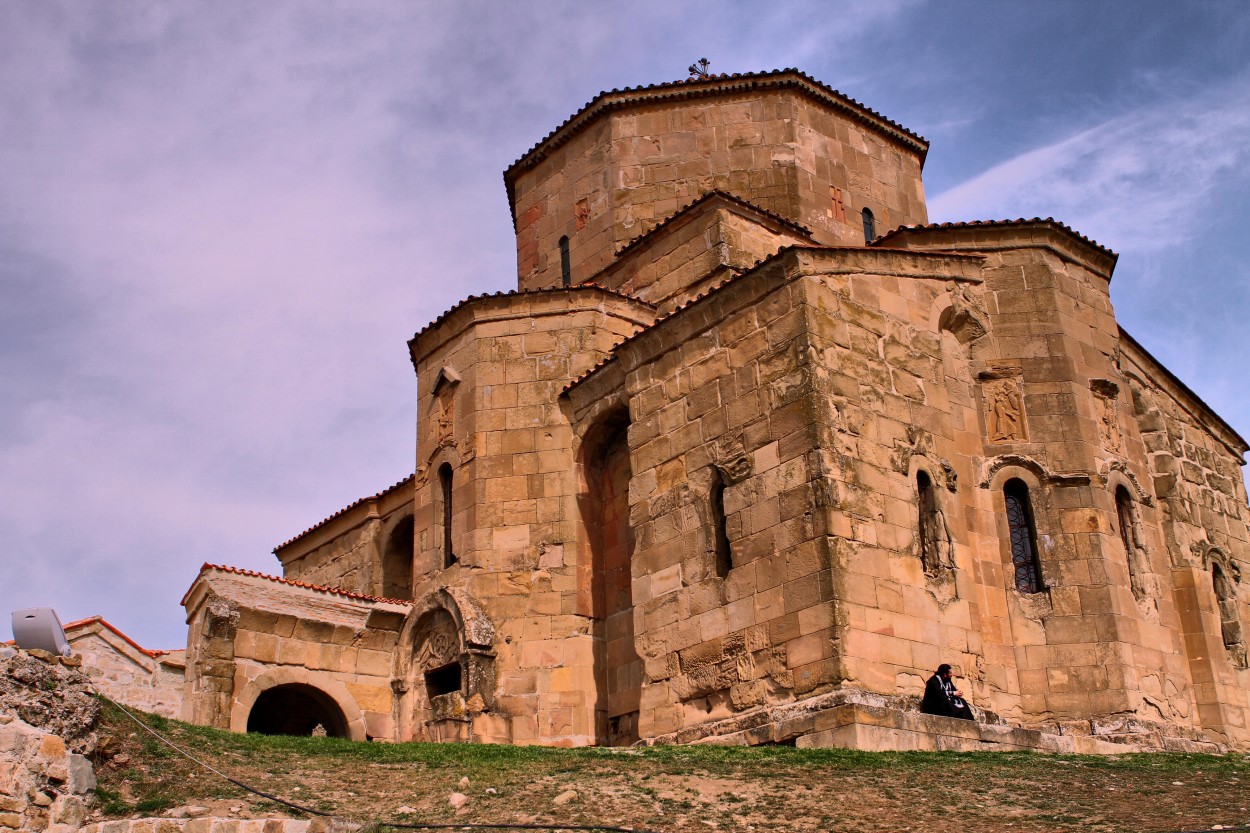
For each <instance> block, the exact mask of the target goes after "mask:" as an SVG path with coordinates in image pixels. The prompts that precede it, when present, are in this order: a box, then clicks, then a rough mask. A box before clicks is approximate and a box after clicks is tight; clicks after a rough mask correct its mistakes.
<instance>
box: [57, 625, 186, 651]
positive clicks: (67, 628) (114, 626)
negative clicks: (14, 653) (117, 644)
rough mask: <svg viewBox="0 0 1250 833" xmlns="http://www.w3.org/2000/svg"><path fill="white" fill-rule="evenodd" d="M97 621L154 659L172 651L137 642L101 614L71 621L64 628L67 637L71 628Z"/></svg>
mask: <svg viewBox="0 0 1250 833" xmlns="http://www.w3.org/2000/svg"><path fill="white" fill-rule="evenodd" d="M96 622H99V623H100V624H101V625H103V626H104V627H106V628H108V629H109V630H111V631H112V632H113V633H115V634H117V635H118V636H120V637H121V638H122V639H124V640H125V641H126V644H127V645H129V646H130V647H132V648H134V649H135V650H136V651H138V652H139V653H141V654H143V655H144V656H149V657H152V658H153V659H156V658H158V657H163V656H165V655H166V654H168V653H171V651H154V650H151V649H149V648H144V647H143V646H142V645H140V644H139V643H138V642H135V641H134V640H133V639H131V638H130V637H129V636H127V635H126V634H124V633H122V630H121V628H119V627H117V626H116V625H114V624H113V623H112V622H110V621H109V620H107V619H105V618H104V617H103V616H100V615H96V616H88V617H87V618H86V619H76V620H74V621H73V622H70V623H69V624H68V625H66V626H65V627H64V628H63V630H64V631H65V635H66V637H68V636H69V632H70V631H71V630H76V629H78V628H85V627H86V626H88V625H91V624H94V623H96Z"/></svg>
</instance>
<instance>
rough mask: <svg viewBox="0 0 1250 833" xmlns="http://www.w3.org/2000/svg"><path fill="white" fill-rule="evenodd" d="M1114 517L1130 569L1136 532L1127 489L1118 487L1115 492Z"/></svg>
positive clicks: (1135, 542)
mask: <svg viewBox="0 0 1250 833" xmlns="http://www.w3.org/2000/svg"><path fill="white" fill-rule="evenodd" d="M1115 515H1116V520H1117V521H1118V522H1119V524H1120V543H1121V544H1123V545H1124V554H1125V555H1127V556H1128V557H1129V569H1132V567H1133V548H1134V547H1135V546H1136V544H1137V534H1136V532H1137V531H1136V530H1135V529H1134V528H1133V500H1132V498H1130V497H1129V495H1128V489H1126V488H1124V487H1123V486H1118V487H1116V490H1115Z"/></svg>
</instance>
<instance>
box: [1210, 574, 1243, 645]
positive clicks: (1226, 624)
mask: <svg viewBox="0 0 1250 833" xmlns="http://www.w3.org/2000/svg"><path fill="white" fill-rule="evenodd" d="M1211 585H1212V587H1213V588H1214V589H1215V601H1216V603H1217V604H1218V606H1219V609H1220V636H1221V637H1222V638H1223V640H1224V647H1225V648H1227V649H1228V650H1229V651H1233V652H1238V651H1239V650H1240V648H1241V618H1240V617H1239V616H1238V615H1237V588H1236V585H1235V584H1234V583H1233V582H1232V580H1231V579H1229V577H1228V573H1226V572H1224V568H1223V567H1221V566H1220V565H1219V563H1218V562H1215V561H1212V562H1211Z"/></svg>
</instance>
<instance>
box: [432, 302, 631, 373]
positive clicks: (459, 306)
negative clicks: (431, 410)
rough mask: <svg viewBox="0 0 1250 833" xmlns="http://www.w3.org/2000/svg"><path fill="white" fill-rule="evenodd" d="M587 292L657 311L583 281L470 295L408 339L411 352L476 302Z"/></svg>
mask: <svg viewBox="0 0 1250 833" xmlns="http://www.w3.org/2000/svg"><path fill="white" fill-rule="evenodd" d="M587 290H591V291H595V292H602V293H605V294H607V295H612V296H615V297H617V298H623V299H625V300H626V301H632V302H634V303H635V304H642V305H643V306H646V307H650V308H651V309H655V305H654V304H649V303H647V302H646V301H644V300H642V299H641V298H635V297H634V296H633V295H628V294H626V293H624V292H617V291H616V290H615V289H608V288H607V287H604V286H600V285H599V284H594V283H586V282H585V281H583V282H582V283H578V284H574V285H573V286H550V287H545V288H543V289H510V290H508V291H506V292H504V291H502V290H501V291H499V292H484V293H482V294H481V295H470V296H469V297H467V298H465V299H463V300H461V301H457V302H456V303H455V304H453V305H452V306H451V307H449V308H448V309H447V311H446V312H444V313H443V314H442V315H440V316H438V318H435V319H434V320H433V321H431V322H430V323H429V324H426V325H425V326H424V327H422V328H421V329H419V330H417V331H416V333H414V334H413V336H412V338H410V339H408V346H409V350H410V351H411V347H412V343H413V342H414V341H416V340H417V339H418V338H420V337H421V336H423V335H425V334H426V333H428V332H429V331H430V330H432V329H434V328H435V327H437V326H439V325H440V324H442V323H443V322H444V321H446V320H447V319H448V318H450V317H451V316H452V315H454V314H456V313H457V312H459V311H460V310H461V309H463V308H464V307H466V306H468V305H469V304H471V303H473V302H475V301H482V300H485V299H487V298H513V297H519V296H522V295H544V294H555V293H557V292H585V291H587ZM416 369H417V367H416V361H415V360H414V361H413V370H416Z"/></svg>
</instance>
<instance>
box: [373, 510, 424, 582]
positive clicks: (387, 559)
mask: <svg viewBox="0 0 1250 833" xmlns="http://www.w3.org/2000/svg"><path fill="white" fill-rule="evenodd" d="M414 535H415V532H414V523H413V515H412V513H411V512H405V513H403V514H402V515H400V516H399V517H398V518H397V519H396V520H395V521H394V523H393V524H392V525H391V528H390V529H389V530H388V531H387V532H386V536H385V540H386V543H385V545H384V546H383V547H382V570H381V576H382V582H381V592H380V593H379V595H381V596H382V597H383V598H386V599H401V600H404V601H407V600H409V599H411V598H412V570H413V558H414V555H415V550H416V543H415V540H414Z"/></svg>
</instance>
